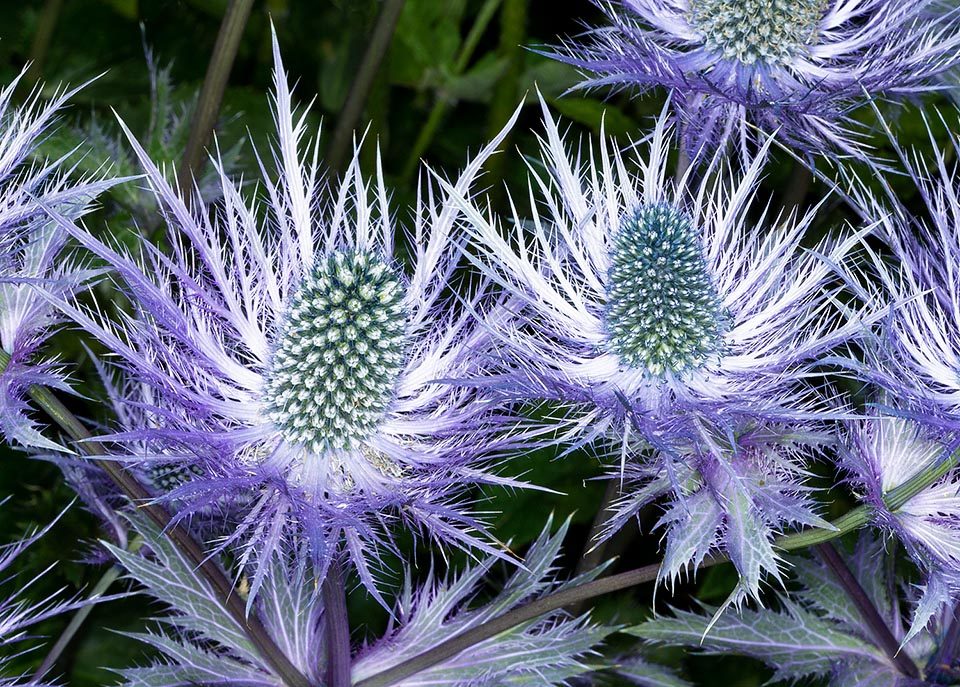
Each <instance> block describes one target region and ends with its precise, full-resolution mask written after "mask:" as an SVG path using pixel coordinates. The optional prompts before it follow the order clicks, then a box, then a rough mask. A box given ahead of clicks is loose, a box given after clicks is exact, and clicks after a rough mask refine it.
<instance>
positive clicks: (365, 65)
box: [327, 0, 405, 170]
mask: <svg viewBox="0 0 960 687" xmlns="http://www.w3.org/2000/svg"><path fill="white" fill-rule="evenodd" d="M404 3H405V0H384V3H383V9H382V10H380V16H379V17H377V25H376V26H375V27H374V28H373V35H371V36H370V43H369V44H368V46H367V51H366V53H364V55H363V61H362V62H361V63H360V67H359V69H357V76H356V78H355V79H354V80H353V84H351V86H350V93H348V94H347V100H346V102H345V103H344V104H343V108H342V109H341V110H340V117H339V118H338V119H337V128H336V129H335V130H334V132H333V138H332V139H331V141H330V148H329V149H328V150H327V164H328V165H329V166H330V169H332V170H340V169H342V168H343V164H344V161H345V160H346V158H347V151H348V149H349V148H350V137H351V136H353V130H354V128H355V127H356V126H357V120H359V119H360V115H361V114H363V106H364V104H365V103H366V102H367V96H368V95H369V94H370V89H371V87H372V86H373V79H374V77H375V76H376V75H377V71H378V70H379V69H380V63H381V62H382V61H383V57H384V55H386V54H387V49H388V48H389V47H390V43H391V42H392V41H393V32H394V29H396V28H397V21H399V19H400V12H401V11H402V10H403V5H404Z"/></svg>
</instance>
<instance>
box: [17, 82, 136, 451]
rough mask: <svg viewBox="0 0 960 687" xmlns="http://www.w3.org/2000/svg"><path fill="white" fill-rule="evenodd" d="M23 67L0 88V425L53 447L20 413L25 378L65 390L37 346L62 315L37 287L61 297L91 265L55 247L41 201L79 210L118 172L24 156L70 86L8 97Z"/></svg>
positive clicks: (23, 439)
mask: <svg viewBox="0 0 960 687" xmlns="http://www.w3.org/2000/svg"><path fill="white" fill-rule="evenodd" d="M22 78H23V73H21V74H20V76H19V77H17V78H16V79H15V80H14V81H13V83H11V84H10V85H8V86H7V87H6V88H4V89H3V90H2V91H0V347H2V349H3V352H4V354H5V356H8V357H9V360H8V361H7V362H6V363H4V364H3V366H2V371H0V431H2V433H3V435H4V436H5V437H6V438H7V439H8V440H9V441H12V442H15V443H19V444H22V445H24V446H28V447H32V448H42V449H52V450H59V448H60V447H59V446H58V445H57V444H55V443H53V442H52V441H50V440H49V439H46V438H44V437H43V436H42V435H41V434H40V432H39V430H38V429H37V427H36V426H35V423H34V421H33V420H32V419H31V418H30V417H29V416H28V414H27V411H28V403H27V401H26V399H25V396H26V392H27V389H28V388H29V387H30V386H31V385H33V384H43V385H45V386H49V387H53V388H57V389H60V390H64V391H66V390H68V385H67V382H66V376H65V372H64V371H63V370H62V369H60V368H59V367H58V366H56V365H54V364H53V363H51V362H50V361H43V360H40V359H39V358H38V356H37V352H38V350H39V349H40V348H41V347H42V345H43V344H44V342H45V341H46V340H47V338H48V337H49V336H50V334H51V333H52V332H53V331H54V330H55V328H56V327H57V325H58V324H59V323H60V322H61V320H62V316H61V314H60V313H59V312H58V311H57V309H56V307H55V306H54V305H52V304H51V303H50V302H49V300H47V299H44V298H42V297H41V295H40V293H39V292H38V290H37V289H38V287H40V286H42V287H43V288H44V289H46V290H47V291H50V292H52V293H55V294H57V295H58V296H59V297H62V298H69V297H70V296H71V295H73V294H75V293H77V292H78V291H80V290H81V288H83V286H84V285H85V284H86V283H87V282H89V281H90V279H92V278H93V277H94V276H95V275H96V273H95V272H94V271H91V270H83V269H80V268H79V267H78V265H77V264H76V263H75V261H73V260H72V259H70V258H69V257H67V256H65V255H63V249H64V245H65V243H66V239H67V234H66V233H65V232H64V231H63V230H62V229H60V228H58V227H56V225H55V224H54V223H53V222H51V221H50V219H49V218H48V217H47V215H46V212H45V209H46V208H51V207H52V208H55V209H56V210H57V211H58V212H60V213H62V214H63V215H66V216H68V217H70V218H76V217H79V216H80V215H82V214H83V213H85V212H87V211H88V210H89V209H90V207H91V203H92V201H93V199H94V198H95V197H96V196H97V195H98V194H99V193H100V192H102V191H103V190H105V189H107V188H109V187H110V186H111V185H113V184H115V183H117V181H118V180H106V181H93V182H83V181H80V182H77V181H75V180H71V179H70V178H69V175H70V172H71V170H70V169H68V168H67V167H66V165H65V164H64V160H63V159H61V160H56V161H53V162H49V163H46V164H40V163H39V162H34V161H31V156H33V155H35V153H36V149H37V147H38V145H39V144H40V142H41V140H42V137H43V136H44V135H45V134H46V133H47V131H48V129H49V128H50V127H51V125H52V124H53V123H54V121H55V120H56V117H57V115H58V113H59V112H60V111H61V110H62V108H63V106H64V104H65V103H66V101H67V99H68V98H69V97H70V96H71V95H73V94H74V93H75V92H76V91H65V90H60V91H58V92H57V93H56V94H55V96H54V97H53V98H52V99H51V100H49V101H47V102H43V101H42V99H41V95H40V91H39V89H37V90H34V91H33V92H32V93H31V94H30V95H29V96H28V98H27V100H26V102H24V103H22V104H21V105H19V106H15V105H14V104H13V97H14V91H15V90H16V89H17V87H18V85H20V82H21V79H22Z"/></svg>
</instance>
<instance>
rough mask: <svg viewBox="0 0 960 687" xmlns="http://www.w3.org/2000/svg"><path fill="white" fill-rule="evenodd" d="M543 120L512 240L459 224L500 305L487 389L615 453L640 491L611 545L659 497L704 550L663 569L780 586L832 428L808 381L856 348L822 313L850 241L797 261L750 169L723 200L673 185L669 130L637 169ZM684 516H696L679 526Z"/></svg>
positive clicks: (794, 245) (854, 325)
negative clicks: (815, 450)
mask: <svg viewBox="0 0 960 687" xmlns="http://www.w3.org/2000/svg"><path fill="white" fill-rule="evenodd" d="M544 116H545V122H546V135H545V137H544V144H543V148H544V150H543V168H545V169H547V170H549V173H547V174H543V173H541V172H540V171H538V170H539V169H540V168H539V167H531V176H532V186H533V188H534V189H538V190H539V192H540V197H539V198H535V199H534V208H533V217H532V219H531V220H529V221H526V220H523V219H521V218H520V217H519V216H514V217H513V218H512V224H513V227H514V230H513V231H509V230H505V229H504V228H502V227H501V226H500V225H499V222H498V220H497V218H496V217H494V216H491V215H490V214H488V213H484V212H481V211H480V210H479V209H476V208H474V209H472V210H471V209H468V210H467V212H468V213H469V214H468V219H469V222H470V229H469V230H470V232H471V233H472V236H473V246H472V250H471V251H470V252H469V253H468V254H469V255H470V256H471V259H472V260H473V261H474V262H475V264H476V265H477V267H478V269H480V270H481V271H482V272H483V273H484V274H485V275H486V276H487V277H488V278H489V279H490V280H491V281H493V282H495V283H497V284H498V285H499V287H500V288H501V289H502V291H503V293H504V294H505V299H506V305H505V306H504V307H503V308H502V309H501V310H500V311H497V312H495V313H492V314H491V318H496V319H495V320H494V321H492V322H491V324H490V326H489V328H490V329H491V330H495V331H497V332H499V334H498V338H497V340H496V342H495V346H496V350H495V351H494V353H492V354H491V355H496V356H499V357H500V359H501V361H502V366H503V368H504V370H505V371H504V373H503V374H504V380H505V381H503V383H502V385H501V389H502V391H503V393H504V394H506V395H507V396H508V397H510V398H513V399H516V400H519V401H522V400H524V399H531V398H536V399H549V400H550V401H553V402H560V403H562V404H565V405H566V406H567V407H568V408H571V409H572V410H571V412H568V413H565V414H563V417H562V420H561V425H562V427H561V430H560V431H558V432H557V436H558V437H560V438H561V439H562V440H571V441H573V442H574V443H580V444H591V445H592V446H593V447H594V448H595V449H596V450H598V451H599V452H601V454H605V453H606V452H609V456H610V457H611V458H613V459H614V460H615V463H616V464H615V465H614V470H615V472H616V473H617V474H618V475H620V476H621V477H626V478H635V479H631V480H630V482H629V485H628V486H626V487H625V488H624V500H623V502H622V503H620V504H618V505H617V507H616V509H615V510H616V517H615V518H614V522H615V523H616V525H617V526H619V525H622V524H623V523H624V522H626V521H627V520H628V519H629V518H630V516H631V515H632V514H635V513H636V512H637V509H639V507H640V506H642V505H643V504H645V503H647V502H649V501H651V500H653V499H655V498H657V497H658V496H661V495H663V494H665V493H669V494H672V495H673V498H674V499H675V500H676V501H677V502H678V505H677V509H676V511H675V513H674V516H676V517H677V518H679V517H680V513H681V512H682V513H685V514H686V515H684V517H686V516H687V515H690V514H691V513H692V514H693V515H696V516H697V517H700V518H702V520H701V521H694V522H692V523H688V526H685V527H684V528H680V527H678V528H677V531H680V530H681V529H682V530H683V532H685V533H687V534H690V533H694V532H695V533H697V536H700V535H702V538H700V539H698V540H697V541H696V542H693V541H687V544H685V545H683V546H681V547H680V549H679V550H680V551H683V552H684V553H683V555H682V556H681V557H679V558H678V559H677V563H676V565H672V566H671V569H673V570H674V571H679V570H680V569H682V568H683V567H684V565H685V564H686V563H687V562H689V561H691V560H696V559H698V558H702V555H705V554H706V552H707V551H708V550H709V549H711V548H713V547H716V546H720V547H722V548H727V549H728V550H730V547H736V548H737V549H738V550H740V551H742V552H743V556H742V557H739V558H741V560H742V561H743V566H742V569H741V572H742V573H744V574H745V575H746V576H747V577H748V578H749V581H748V582H747V586H748V587H749V588H750V589H752V590H753V589H756V585H757V583H758V575H759V574H760V573H759V571H760V570H768V571H771V572H772V568H775V565H774V563H773V561H774V559H775V556H773V555H772V550H770V549H769V542H770V540H771V537H772V533H773V532H774V531H776V530H777V529H778V528H780V527H782V526H783V525H784V524H785V523H787V522H807V523H810V522H813V521H815V520H817V518H816V515H815V513H814V509H813V507H812V505H811V503H810V502H809V500H808V498H807V495H806V493H805V490H804V488H803V487H802V486H800V485H799V483H798V482H799V480H800V477H801V475H802V473H803V471H804V464H805V462H806V455H807V450H806V449H804V448H803V447H804V446H810V445H811V444H812V445H815V446H816V445H819V444H820V443H821V442H822V441H823V440H824V437H823V434H822V432H821V431H820V428H819V427H818V426H817V422H818V420H822V419H824V418H825V417H826V416H827V414H828V413H827V408H826V407H825V405H824V403H823V401H822V400H821V399H820V398H819V397H818V396H817V395H816V394H815V393H813V391H812V389H811V388H810V387H809V385H808V383H807V380H809V379H812V377H813V375H811V374H810V365H811V363H812V362H813V361H815V360H816V359H817V358H818V357H819V356H821V355H823V353H824V352H825V351H828V350H829V349H831V348H832V347H833V346H836V345H838V344H840V343H842V342H844V341H847V340H849V339H850V338H851V337H854V336H856V335H857V334H859V332H860V331H861V326H862V325H861V323H860V322H859V319H860V313H858V312H856V311H855V310H851V311H849V312H846V313H839V312H836V311H834V308H833V306H832V304H831V302H832V301H833V296H834V295H835V294H836V293H837V292H838V291H839V290H840V289H842V288H843V278H842V277H841V276H840V275H839V274H838V272H837V270H836V269H835V266H838V265H841V264H843V262H844V260H845V256H846V254H847V252H848V251H849V250H850V248H851V247H852V246H853V245H855V243H856V237H855V236H853V235H851V236H848V237H846V238H844V239H843V240H839V241H835V240H833V239H826V240H824V241H823V242H822V243H821V244H820V245H819V246H817V247H816V248H814V249H812V250H809V249H803V248H801V246H800V241H801V238H802V237H803V236H804V234H805V231H806V229H807V227H809V225H810V222H811V221H812V219H813V213H812V212H811V213H808V214H806V215H804V216H802V217H799V218H796V219H793V218H788V219H786V220H781V221H780V222H779V226H777V227H776V228H768V226H769V225H771V224H773V223H772V222H769V221H768V218H767V217H766V216H765V215H764V213H763V212H760V213H758V215H759V217H754V216H752V215H751V214H750V213H751V209H752V205H753V197H754V195H755V189H756V185H757V179H758V175H759V173H760V162H759V161H754V162H753V163H752V164H751V165H750V166H749V167H747V168H745V169H743V170H742V171H739V172H734V170H732V169H729V168H726V167H725V168H723V170H722V171H723V172H725V173H729V174H728V178H729V179H731V181H729V182H727V181H724V182H723V183H716V184H714V183H713V182H712V181H711V182H703V183H695V182H693V181H691V180H690V178H689V177H685V178H684V179H682V180H681V181H680V183H678V184H677V183H674V182H673V181H672V180H668V179H667V177H666V159H667V154H668V150H669V140H670V136H669V126H668V123H667V117H666V116H661V118H660V119H659V121H658V123H657V126H656V128H655V130H654V132H653V134H652V135H651V136H650V137H649V144H648V145H647V146H646V147H645V148H644V147H642V146H636V150H638V160H636V163H635V164H634V163H633V162H632V161H628V160H626V159H624V157H623V156H622V155H621V154H620V153H619V152H618V151H619V150H620V148H618V147H617V146H616V145H613V144H611V143H610V142H608V141H606V140H602V141H601V142H600V143H599V145H598V146H596V147H590V148H589V149H588V152H587V153H586V154H585V155H583V156H582V157H581V156H580V155H577V156H575V157H574V156H571V155H570V154H569V153H568V151H567V148H566V146H565V144H564V142H563V140H562V138H561V136H560V133H559V130H558V127H557V124H556V123H555V122H554V120H553V118H552V117H551V115H550V113H549V112H548V111H547V109H546V107H544ZM716 164H718V165H719V164H721V163H720V162H717V163H716ZM711 178H712V177H711ZM462 202H463V205H464V207H467V208H470V207H471V206H470V204H469V202H467V200H466V199H464V200H463V201H462ZM505 235H506V236H505ZM734 495H735V496H734ZM690 499H702V500H703V501H704V503H703V507H702V508H699V507H698V508H692V509H685V504H687V502H688V501H689V500H690ZM688 505H689V504H688ZM673 519H674V518H673V516H671V517H670V518H668V519H667V520H666V521H665V523H664V524H665V525H667V526H668V527H669V525H670V523H672V522H673ZM681 519H682V518H681ZM748 521H749V522H748ZM669 531H671V532H672V531H673V528H672V527H669ZM748 540H749V541H748ZM757 542H763V544H762V545H759V544H758V543H757ZM667 545H668V547H670V543H669V542H668V544H667ZM734 559H735V560H737V559H738V556H736V555H735V556H734ZM758 560H763V561H764V563H763V564H761V565H758V564H757V561H758Z"/></svg>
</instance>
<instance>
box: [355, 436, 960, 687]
mask: <svg viewBox="0 0 960 687" xmlns="http://www.w3.org/2000/svg"><path fill="white" fill-rule="evenodd" d="M958 463H960V449H957V450H956V451H954V452H953V453H952V454H950V455H949V456H947V457H946V458H944V459H943V460H941V461H940V462H939V463H936V464H934V465H931V466H930V467H929V468H927V469H925V470H923V471H921V472H919V473H917V474H916V475H914V476H913V477H911V478H910V479H909V480H907V481H906V482H904V483H903V484H901V485H900V486H899V487H897V488H896V489H893V490H891V491H890V492H889V493H888V494H887V495H886V497H885V499H884V500H885V502H886V506H887V508H889V509H890V510H891V511H893V512H896V511H897V510H899V509H900V508H901V507H903V505H904V504H905V503H907V501H909V500H910V499H912V498H913V497H914V496H916V495H917V494H919V493H920V492H921V491H922V490H923V489H925V488H926V487H928V486H930V485H931V484H933V483H934V482H936V481H937V480H939V479H940V478H942V477H943V476H944V475H946V474H947V473H948V472H950V470H952V469H953V468H955V467H956V466H957V465H958ZM871 514H872V509H871V507H870V506H867V505H861V506H858V507H856V508H854V509H853V510H851V511H850V512H849V513H846V514H845V515H843V516H841V517H839V518H837V519H836V520H834V521H833V522H832V523H831V525H832V526H833V529H827V528H822V529H820V528H817V529H811V530H808V531H805V532H797V533H795V534H789V535H782V536H780V537H777V538H776V540H775V541H774V546H775V547H776V548H778V549H780V550H782V551H796V550H798V549H804V548H808V547H810V546H814V545H816V544H822V543H825V542H828V541H832V540H833V539H837V538H838V537H841V536H843V535H844V534H847V533H849V532H853V531H854V530H857V529H859V528H861V527H864V526H865V525H867V524H868V523H869V522H870V518H871ZM727 560H729V559H728V558H727V557H726V556H723V555H715V556H708V557H707V558H706V559H705V560H704V561H703V563H701V564H700V568H701V569H702V568H709V567H711V566H714V565H717V564H718V563H723V562H726V561H727ZM659 571H660V565H659V564H658V563H654V564H653V565H648V566H644V567H642V568H637V569H635V570H629V571H627V572H624V573H620V574H618V575H611V576H610V577H605V578H601V579H598V580H593V581H591V582H586V583H584V584H580V585H577V586H575V587H569V588H567V589H564V590H561V591H559V592H556V593H554V594H550V595H548V596H544V597H542V598H540V599H537V600H535V601H532V602H530V603H528V604H525V605H523V606H520V607H519V608H515V609H513V610H512V611H508V612H507V613H504V614H503V615H502V616H499V617H497V618H494V619H493V620H490V621H489V622H487V623H485V624H483V625H478V626H477V627H475V628H472V629H470V630H468V631H466V632H463V633H462V634H460V635H456V636H454V637H452V638H450V639H448V640H446V641H445V642H442V643H440V644H438V645H437V646H435V647H433V648H432V649H429V650H428V651H425V652H424V653H422V654H420V655H418V656H414V657H413V658H411V659H409V660H407V661H404V662H403V663H399V664H397V665H396V666H394V667H393V668H390V669H389V670H385V671H383V672H382V673H379V674H377V675H373V676H371V677H369V678H367V679H366V680H361V681H360V682H358V683H356V684H355V685H354V687H389V686H390V685H393V684H396V683H397V682H400V681H401V680H404V679H406V678H408V677H410V676H411V675H415V674H417V673H418V672H420V671H422V670H426V669H427V668H430V667H432V666H434V665H436V664H437V663H440V662H441V661H444V660H446V659H448V658H452V657H453V656H456V655H457V654H459V653H460V652H461V651H465V650H466V649H469V648H470V647H471V646H474V645H475V644H478V643H480V642H482V641H485V640H487V639H491V638H492V637H496V636H497V635H498V634H500V633H501V632H505V631H507V630H509V629H510V628H512V627H516V626H517V625H520V624H521V623H525V622H528V621H530V620H534V619H535V618H538V617H540V616H541V615H544V614H546V613H550V612H552V611H556V610H559V609H561V608H564V607H567V606H570V605H574V604H581V603H583V602H584V601H587V600H588V599H593V598H596V597H598V596H603V595H604V594H610V593H612V592H616V591H621V590H623V589H629V588H630V587H635V586H637V585H639V584H643V583H645V582H651V581H653V580H655V579H656V578H657V574H658V572H659Z"/></svg>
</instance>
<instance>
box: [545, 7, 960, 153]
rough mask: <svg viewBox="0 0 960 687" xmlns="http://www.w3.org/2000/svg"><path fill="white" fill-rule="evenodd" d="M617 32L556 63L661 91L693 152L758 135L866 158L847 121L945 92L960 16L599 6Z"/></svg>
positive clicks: (576, 42)
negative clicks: (875, 107)
mask: <svg viewBox="0 0 960 687" xmlns="http://www.w3.org/2000/svg"><path fill="white" fill-rule="evenodd" d="M594 2H595V4H596V5H597V6H598V7H600V9H601V10H602V11H603V12H604V13H605V14H606V16H607V19H608V21H609V24H608V25H607V26H601V27H596V28H592V29H590V30H588V31H587V32H586V33H585V34H584V35H583V36H581V37H579V38H577V39H573V40H571V41H569V42H567V43H566V44H564V45H563V46H561V47H559V48H557V49H556V50H555V52H552V53H549V52H548V53H547V54H548V55H550V56H552V57H555V58H557V59H560V60H562V61H564V62H566V63H568V64H571V65H574V66H576V67H578V68H580V69H581V70H582V71H583V72H585V73H586V74H587V78H586V80H585V81H584V82H583V84H582V86H584V87H595V86H605V85H612V86H614V87H617V88H625V89H631V90H637V91H641V92H643V91H647V90H649V89H652V88H656V87H662V88H665V89H667V91H668V92H669V93H670V96H671V99H672V103H673V105H674V107H675V111H676V117H677V121H678V123H680V124H679V125H678V134H679V135H680V136H681V137H682V139H683V142H684V147H685V148H686V150H687V152H688V153H689V154H690V155H692V156H695V155H697V154H698V153H701V152H703V151H706V152H707V153H708V154H709V152H710V151H711V150H713V149H715V148H716V147H718V146H721V145H722V144H723V142H724V141H726V140H728V139H730V137H731V136H732V137H733V139H734V142H735V144H737V145H738V146H740V147H741V149H743V150H748V148H747V145H746V144H747V142H748V141H750V140H753V139H754V138H755V128H756V127H759V128H760V129H762V130H765V131H767V132H773V131H778V132H779V134H780V135H781V137H783V138H784V139H785V140H786V141H788V142H789V143H790V144H792V145H793V146H795V147H797V148H799V149H801V150H804V151H808V152H818V151H820V150H822V149H823V148H824V147H825V146H826V147H828V148H829V147H835V148H840V149H844V150H847V151H851V150H853V151H855V150H856V137H855V136H854V135H853V134H852V132H851V131H850V127H849V126H848V123H849V116H848V112H849V110H850V109H851V107H852V106H854V105H856V104H858V103H862V102H864V101H865V100H866V98H867V97H869V96H879V95H880V94H886V95H888V96H913V95H915V94H920V93H924V92H928V91H932V90H935V89H937V88H940V87H941V84H940V83H939V82H938V80H937V77H938V76H939V75H941V74H943V73H944V72H946V71H947V70H949V69H951V68H952V67H954V66H955V65H956V64H957V61H958V57H957V54H958V52H957V51H958V47H960V16H958V15H957V13H956V11H945V10H944V9H943V8H941V7H938V4H937V0H893V1H892V0H866V1H863V0H612V1H608V0H594Z"/></svg>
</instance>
